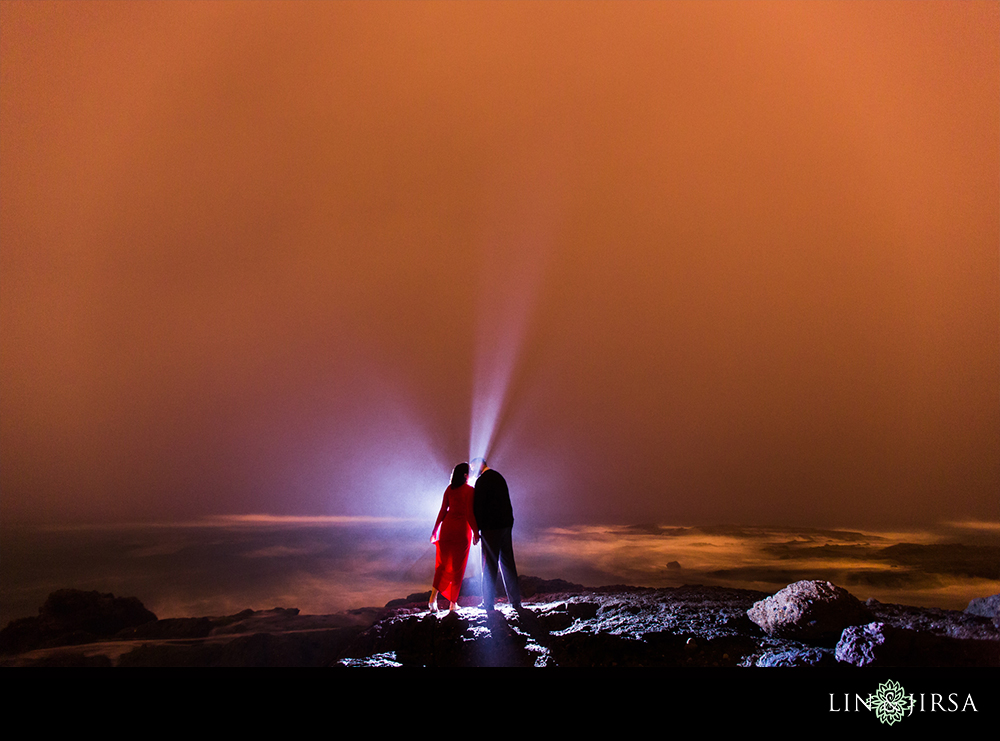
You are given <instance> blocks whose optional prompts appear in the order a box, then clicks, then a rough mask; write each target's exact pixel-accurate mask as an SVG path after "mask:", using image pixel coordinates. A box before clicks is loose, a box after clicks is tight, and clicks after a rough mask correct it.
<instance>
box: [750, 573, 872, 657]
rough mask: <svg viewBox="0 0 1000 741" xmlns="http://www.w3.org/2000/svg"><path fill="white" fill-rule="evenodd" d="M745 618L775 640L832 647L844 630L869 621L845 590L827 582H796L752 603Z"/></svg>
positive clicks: (865, 609)
mask: <svg viewBox="0 0 1000 741" xmlns="http://www.w3.org/2000/svg"><path fill="white" fill-rule="evenodd" d="M747 616H748V617H749V618H750V619H751V620H752V621H753V622H755V623H756V624H757V625H759V626H760V628H761V630H763V631H764V632H765V633H767V634H768V635H770V636H775V637H777V638H793V639H796V640H800V641H805V642H809V643H817V644H820V645H824V644H828V645H833V644H835V643H836V642H837V639H838V638H839V637H840V634H841V632H842V631H843V630H844V628H847V627H848V626H851V625H860V624H862V623H866V622H868V621H869V620H871V612H870V611H869V610H868V609H867V608H866V607H865V606H864V605H863V604H862V603H861V602H860V601H859V600H858V599H857V598H856V597H855V596H854V595H852V594H851V593H850V592H848V591H847V590H846V589H843V588H841V587H838V586H836V585H834V584H831V583H830V582H828V581H797V582H795V583H794V584H789V585H788V586H787V587H785V588H784V589H782V590H781V591H779V592H777V593H775V594H773V595H772V596H770V597H768V598H766V599H763V600H761V601H759V602H755V603H754V605H753V607H751V608H750V609H749V610H747Z"/></svg>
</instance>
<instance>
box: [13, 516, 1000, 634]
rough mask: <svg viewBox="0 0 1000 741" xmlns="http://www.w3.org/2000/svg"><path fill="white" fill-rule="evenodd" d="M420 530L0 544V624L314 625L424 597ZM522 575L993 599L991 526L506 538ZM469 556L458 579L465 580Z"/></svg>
mask: <svg viewBox="0 0 1000 741" xmlns="http://www.w3.org/2000/svg"><path fill="white" fill-rule="evenodd" d="M429 535H430V525H429V524H428V523H427V522H424V521H422V520H420V521H414V520H401V519H376V518H271V517H257V518H254V517H228V518H213V519H209V520H202V521H198V522H195V523H186V524H181V525H176V524H174V525H135V526H129V527H115V528H96V527H92V528H76V529H48V530H37V531H31V532H25V531H20V532H5V533H4V535H3V537H2V538H0V625H5V624H6V623H7V622H8V621H9V620H12V619H14V618H17V617H26V616H28V615H33V614H36V612H37V609H38V606H39V605H40V604H41V603H42V602H43V601H44V599H45V597H46V596H47V595H48V594H49V592H52V591H54V590H55V589H59V588H62V587H74V588H77V589H87V590H91V589H96V590H99V591H102V592H114V593H115V594H118V595H126V596H131V595H134V596H136V597H138V598H139V599H141V600H142V601H143V602H144V603H145V604H146V606H147V607H149V608H150V609H151V610H153V612H155V613H156V614H157V615H158V616H159V617H161V618H162V617H180V616H200V615H223V614H230V613H233V612H238V611H239V610H242V609H245V608H247V607H250V608H253V609H269V608H272V607H279V606H280V607H298V608H299V609H300V610H302V612H304V613H328V612H336V611H340V610H344V609H350V608H354V607H362V606H369V605H381V604H385V603H386V602H387V601H389V600H390V599H395V598H397V597H403V596H406V595H408V594H411V593H413V592H418V591H426V590H428V589H429V588H430V579H431V576H432V573H433V570H434V549H433V546H431V545H430V543H429V542H428V536H429ZM514 539H515V542H514V548H515V554H516V556H517V560H518V570H519V571H520V572H521V573H522V574H530V575H533V576H540V577H542V578H547V579H552V578H561V579H566V580H568V581H573V582H578V583H581V584H585V585H588V586H602V585H608V584H632V585H636V586H651V587H662V586H679V585H682V584H707V585H719V586H733V587H744V588H750V589H759V590H761V591H766V592H774V591H776V590H777V589H780V588H781V587H783V586H785V585H786V584H788V583H790V582H793V581H797V580H799V579H817V578H822V579H828V580H830V581H832V582H834V583H836V584H839V585H840V586H843V587H845V588H847V589H848V590H850V591H851V592H852V593H853V594H855V595H856V596H857V597H859V598H861V599H866V598H868V597H874V598H876V599H879V600H881V601H883V602H900V603H904V604H915V605H922V606H926V607H947V608H951V609H964V607H965V606H966V605H967V604H968V602H969V600H970V599H972V598H974V597H982V596H986V595H990V594H996V593H997V592H1000V525H998V524H995V523H950V524H947V525H942V526H940V527H938V528H936V529H934V530H933V531H930V530H926V531H908V532H873V531H856V530H823V529H816V528H812V529H810V528H758V527H740V526H713V527H664V526H658V525H641V526H618V525H615V526H594V525H588V526H577V527H560V528H545V529H539V530H535V531H531V530H528V529H526V528H519V527H517V526H515V531H514ZM478 558H479V551H478V549H474V552H473V554H472V556H471V557H470V559H469V562H470V566H469V571H468V572H467V573H466V576H475V575H478V573H479V568H478Z"/></svg>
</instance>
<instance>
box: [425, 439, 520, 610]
mask: <svg viewBox="0 0 1000 741" xmlns="http://www.w3.org/2000/svg"><path fill="white" fill-rule="evenodd" d="M472 465H473V467H474V468H475V471H476V487H475V489H473V488H472V487H471V486H469V471H470V469H469V464H468V463H459V464H458V465H457V466H455V471H454V472H453V473H452V475H451V485H450V486H449V487H448V488H447V489H445V491H444V502H442V504H441V511H440V512H439V513H438V517H437V522H435V523H434V532H432V533H431V542H432V543H437V557H436V560H435V564H434V586H433V588H432V589H431V598H430V602H429V603H428V605H427V606H428V608H429V609H430V611H431V612H435V611H436V610H437V596H438V592H440V593H441V595H442V596H443V597H444V598H445V599H446V600H448V601H449V602H450V603H451V609H452V610H455V609H457V608H458V594H459V592H460V591H461V589H462V578H463V577H464V576H465V565H466V563H467V562H468V560H469V548H471V546H473V545H475V544H476V543H478V542H479V541H480V540H482V542H483V607H484V608H486V611H487V612H489V611H491V610H492V609H493V603H494V601H495V599H496V581H497V567H498V566H499V569H500V573H501V575H502V576H503V584H504V589H505V590H506V592H507V600H508V601H509V602H510V604H511V606H512V607H514V609H516V610H520V609H521V593H520V591H518V588H517V567H516V566H515V565H514V547H513V544H512V543H511V537H510V533H511V528H512V527H513V526H514V509H513V507H511V504H510V491H509V490H508V489H507V482H506V481H505V480H504V477H503V476H501V475H500V474H499V473H497V472H496V471H494V470H493V469H492V468H490V467H489V466H487V465H486V461H485V460H484V459H482V458H474V459H473V461H472Z"/></svg>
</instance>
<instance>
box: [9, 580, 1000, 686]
mask: <svg viewBox="0 0 1000 741" xmlns="http://www.w3.org/2000/svg"><path fill="white" fill-rule="evenodd" d="M536 581H537V582H538V583H542V580H536ZM554 583H557V584H558V586H559V587H561V588H565V586H566V584H567V583H566V582H557V581H556V580H553V581H552V582H547V584H554ZM820 583H821V584H824V582H820ZM792 586H795V585H792ZM827 587H828V588H829V589H830V590H835V589H836V588H835V587H833V585H830V584H827ZM783 591H786V590H783ZM775 596H776V595H772V596H770V597H769V596H768V595H767V594H766V593H763V592H757V591H751V590H744V589H729V588H723V587H705V586H694V585H688V586H683V587H668V588H660V589H653V588H648V587H628V586H620V585H619V586H610V587H598V588H584V587H580V588H579V589H576V590H566V591H559V592H555V593H552V594H550V595H546V596H535V597H532V598H530V599H528V598H526V599H525V608H526V609H524V610H520V611H516V610H514V609H513V608H511V607H510V606H509V605H507V604H503V603H501V604H500V605H498V609H497V610H496V611H494V612H492V613H490V614H487V613H486V612H485V611H484V610H482V609H479V608H477V607H476V605H475V604H463V605H462V608H461V609H460V610H458V611H457V612H454V613H444V614H442V613H437V614H434V615H431V614H429V613H428V612H427V606H426V602H425V601H422V604H421V603H420V602H418V603H407V604H403V605H402V606H401V607H399V608H398V609H388V608H365V609H362V610H351V611H348V612H344V613H337V614H335V615H300V614H298V611H297V610H285V609H281V608H275V609H273V610H264V611H253V610H244V611H243V612H240V613H237V614H235V615H229V616H225V617H211V618H184V619H173V620H164V621H157V622H153V623H147V624H145V625H142V626H138V627H136V628H132V629H128V630H125V631H121V632H119V633H117V634H116V635H115V636H114V640H115V641H118V642H117V643H116V642H112V641H108V640H107V639H100V642H99V643H97V642H95V643H92V644H91V645H90V646H88V647H86V648H85V649H82V650H80V649H75V648H74V649H67V648H60V647H56V646H53V645H51V644H47V647H44V648H37V649H34V650H28V651H25V652H23V653H20V654H18V655H16V656H9V657H3V658H2V659H0V665H2V666H45V665H52V666H85V665H86V666H98V665H103V666H110V665H117V666H330V665H336V666H339V667H346V666H386V667H388V666H441V667H444V666H449V667H450V666H455V667H458V666H534V667H543V666H606V667H611V666H619V667H620V666H659V667H712V666H718V667H723V666H731V667H736V666H740V667H748V666H817V665H819V666H824V665H828V664H830V663H831V662H832V663H836V662H837V655H836V654H835V652H834V650H833V649H832V645H833V643H832V642H831V648H825V647H817V646H809V645H805V644H804V643H803V642H801V641H800V640H799V639H797V638H787V637H777V636H770V635H766V634H765V633H763V632H762V631H761V629H760V627H758V625H755V624H754V623H753V622H751V619H750V617H749V616H748V614H749V613H750V612H751V611H752V610H753V606H754V604H755V603H757V604H760V603H764V602H766V601H767V599H771V600H774V597H775ZM463 599H465V598H463ZM469 602H471V603H475V602H476V600H475V598H469ZM868 609H869V610H870V611H871V612H872V614H873V616H874V617H872V619H871V620H866V621H864V622H865V623H868V625H866V626H864V627H863V628H858V627H851V626H848V628H849V630H846V631H845V632H844V634H843V635H841V636H840V638H841V639H842V640H841V643H840V645H838V653H839V655H840V657H841V659H842V662H841V664H840V665H841V666H846V665H847V663H852V664H855V665H862V666H876V667H878V666H929V667H930V666H935V667H937V666H948V667H968V666H991V667H996V666H1000V631H998V630H997V629H996V628H995V627H994V625H993V623H992V622H991V619H990V618H986V617H982V616H979V615H973V614H970V613H967V612H960V611H956V610H943V609H937V608H920V607H912V606H907V605H896V604H882V603H880V602H877V601H876V600H870V601H869V603H868ZM45 612H46V615H48V616H49V617H51V612H52V611H51V610H49V609H46V610H45ZM39 619H40V618H34V619H33V620H39ZM15 622H17V621H15ZM872 623H881V624H882V626H881V627H877V628H876V627H873V626H872V625H871V624H872ZM814 627H815V626H814ZM206 630H208V634H207V635H204V634H205V633H206ZM83 635H86V636H89V640H90V641H96V640H97V639H96V638H95V637H94V636H93V634H90V633H86V634H84V633H82V632H78V633H77V634H73V635H62V636H60V639H62V640H67V641H74V642H76V643H82V642H83V641H82V640H80V639H81V636H83ZM178 638H183V640H178ZM126 642H127V643H126ZM139 643H141V644H142V645H138V646H137V644H139ZM61 645H63V646H66V645H69V644H67V643H64V644H61ZM49 646H50V647H49Z"/></svg>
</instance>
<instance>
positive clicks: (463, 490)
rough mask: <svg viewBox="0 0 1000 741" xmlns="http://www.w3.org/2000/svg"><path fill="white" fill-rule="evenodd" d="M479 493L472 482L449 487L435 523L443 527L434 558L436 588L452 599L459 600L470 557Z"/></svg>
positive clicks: (446, 597) (436, 527) (447, 598)
mask: <svg viewBox="0 0 1000 741" xmlns="http://www.w3.org/2000/svg"><path fill="white" fill-rule="evenodd" d="M475 492H476V490H475V489H473V488H472V487H471V486H469V485H468V484H462V485H461V486H459V487H458V488H457V489H452V488H451V487H450V486H449V487H448V488H447V489H445V490H444V502H442V503H441V511H440V512H439V513H438V518H437V522H436V523H435V524H434V530H435V531H437V529H438V526H439V525H440V527H441V531H440V534H439V537H438V541H437V558H436V559H435V561H434V588H435V589H436V590H438V591H439V592H440V593H441V594H442V596H444V598H445V599H446V600H448V601H449V602H457V601H458V593H459V592H460V591H461V589H462V578H463V577H464V576H465V564H466V563H467V562H468V560H469V548H470V547H471V546H472V532H473V530H474V529H475V528H476V516H475V515H474V514H472V497H473V496H474V495H475Z"/></svg>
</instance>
